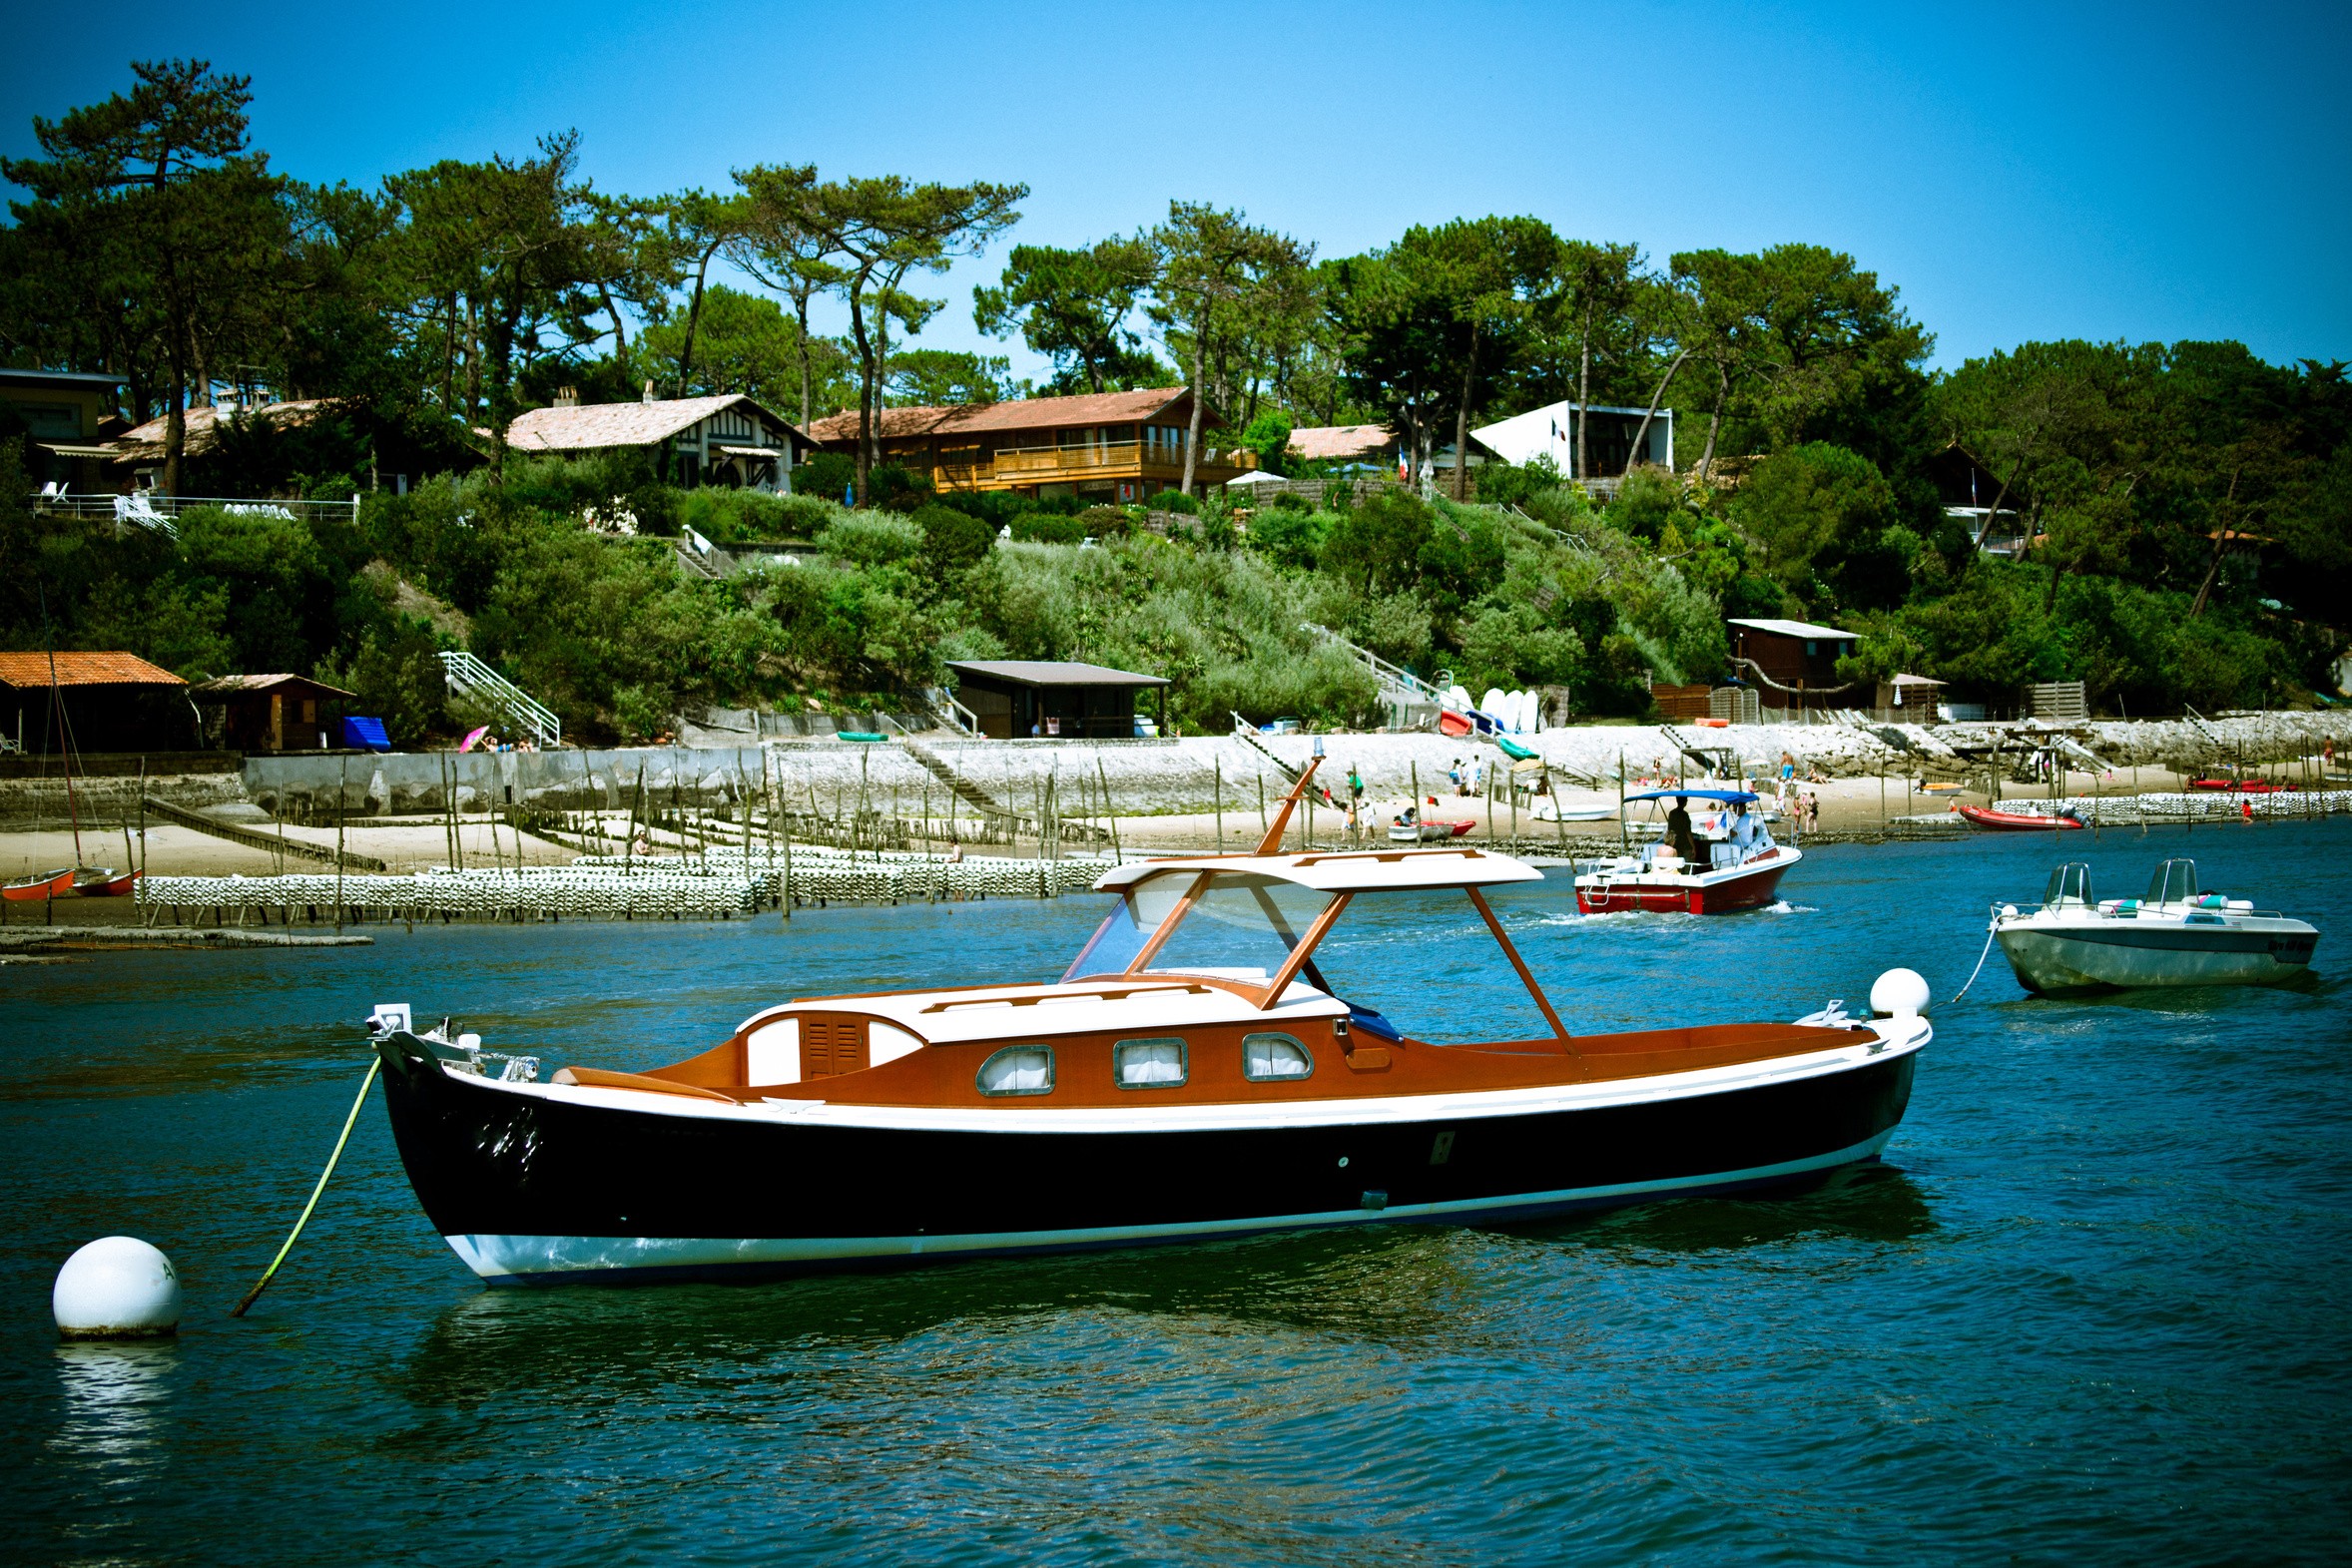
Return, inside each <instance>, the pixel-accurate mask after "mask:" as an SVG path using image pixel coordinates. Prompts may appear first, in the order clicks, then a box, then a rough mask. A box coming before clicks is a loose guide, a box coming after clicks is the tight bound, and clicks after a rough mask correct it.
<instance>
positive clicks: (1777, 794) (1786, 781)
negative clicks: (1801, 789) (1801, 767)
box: [1772, 752, 1797, 805]
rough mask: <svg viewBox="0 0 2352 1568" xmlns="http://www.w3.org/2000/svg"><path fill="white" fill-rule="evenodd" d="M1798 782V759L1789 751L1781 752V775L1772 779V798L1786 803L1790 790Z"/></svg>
mask: <svg viewBox="0 0 2352 1568" xmlns="http://www.w3.org/2000/svg"><path fill="white" fill-rule="evenodd" d="M1796 782H1797V759H1796V757H1795V756H1794V755H1793V754H1791V753H1788V752H1783V753H1781V754H1780V777H1779V778H1777V779H1775V780H1773V781H1772V798H1773V799H1774V800H1775V801H1777V802H1779V803H1780V804H1783V805H1786V804H1787V803H1788V798H1789V790H1790V788H1791V787H1792V786H1793V785H1794V784H1796Z"/></svg>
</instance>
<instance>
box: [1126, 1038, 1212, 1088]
mask: <svg viewBox="0 0 2352 1568" xmlns="http://www.w3.org/2000/svg"><path fill="white" fill-rule="evenodd" d="M1111 1076H1112V1077H1113V1078H1115V1079H1116V1080H1117V1081H1118V1085H1119V1087H1120V1088H1122V1089H1174V1088H1177V1087H1179V1086H1180V1085H1182V1084H1183V1082H1184V1081H1185V1079H1187V1078H1189V1077H1191V1076H1192V1064H1191V1060H1190V1058H1189V1056H1188V1054H1187V1052H1186V1050H1185V1046H1184V1042H1183V1041H1182V1040H1179V1039H1176V1038H1174V1037H1173V1036H1171V1037H1169V1038H1166V1039H1159V1040H1121V1041H1120V1042H1119V1043H1118V1044H1116V1045H1114V1046H1112V1047H1111Z"/></svg>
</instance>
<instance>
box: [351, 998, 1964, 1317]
mask: <svg viewBox="0 0 2352 1568" xmlns="http://www.w3.org/2000/svg"><path fill="white" fill-rule="evenodd" d="M1922 1043H1924V1041H1923V1042H1922ZM379 1049H380V1050H381V1052H382V1054H383V1057H384V1061H385V1066H386V1073H385V1078H384V1086H385V1100H386V1104H387V1106H388V1107H389V1111H390V1117H391V1125H392V1131H393V1135H394V1138H395V1140H396V1142H397V1144H398V1146H399V1150H400V1157H401V1160H402V1162H403V1163H404V1164H405V1166H406V1167H407V1171H408V1176H409V1179H410V1181H411V1182H412V1183H413V1184H414V1186H415V1188H416V1191H417V1195H418V1197H419V1198H420V1199H421V1200H422V1201H423V1204H424V1209H425V1213H426V1215H427V1217H428V1218H429V1219H430V1220H431V1222H432V1224H433V1226H434V1228H435V1229H436V1230H438V1231H439V1232H440V1233H441V1234H442V1235H443V1237H444V1238H446V1239H447V1240H448V1242H449V1244H450V1246H451V1247H452V1248H454V1249H455V1250H456V1252H457V1253H458V1255H459V1257H461V1258H462V1259H464V1260H465V1262H466V1263H467V1265H468V1266H469V1267H471V1268H472V1269H473V1270H474V1271H475V1273H477V1274H478V1275H480V1276H481V1277H482V1278H483V1279H485V1280H487V1281H489V1282H491V1283H492V1284H499V1285H517V1284H552V1283H560V1282H594V1283H625V1282H633V1281H644V1280H655V1279H673V1280H674V1279H719V1278H745V1277H758V1276H772V1275H781V1274H792V1273H808V1272H838V1271H844V1270H850V1269H860V1268H874V1267H882V1266H889V1265H907V1264H915V1263H935V1262H946V1261H953V1260H957V1259H965V1258H977V1257H1002V1256H1008V1255H1020V1254H1032V1253H1049V1252H1068V1251H1076V1250H1084V1249H1091V1248H1108V1247H1131V1246H1145V1245H1152V1244H1164V1243H1173V1242H1190V1241H1204V1240H1211V1239H1217V1238H1224V1237H1234V1236H1246V1235H1250V1234H1254V1233H1259V1232H1267V1231H1280V1230H1296V1229H1311V1228H1320V1227H1329V1226H1338V1225H1360V1224H1379V1223H1397V1222H1406V1223H1423V1224H1427V1223H1494V1222H1501V1221H1509V1220H1526V1219H1535V1218H1542V1217H1547V1216H1554V1215H1561V1214H1568V1213H1574V1212H1577V1211H1580V1210H1591V1209H1601V1208H1609V1207H1616V1206H1621V1205H1625V1204H1632V1203H1640V1202H1644V1201H1647V1200H1651V1199H1656V1198H1668V1197H1686V1196H1693V1195H1698V1194H1708V1193H1723V1192H1733V1191H1743V1190H1752V1189H1758V1188H1768V1187H1772V1186H1778V1185H1786V1184H1792V1183H1796V1182H1801V1181H1804V1180H1807V1179H1812V1178H1816V1177H1818V1176H1819V1175H1821V1174H1823V1173H1826V1172H1829V1171H1832V1170H1835V1169H1837V1168H1838V1167H1840V1166H1844V1165H1850V1164H1855V1163H1858V1162H1862V1161H1867V1160H1873V1159H1876V1158H1877V1157H1878V1154H1879V1152H1880V1150H1881V1149H1883V1148H1884V1147H1885V1145H1886V1142H1887V1140H1888V1139H1889V1138H1890V1137H1891V1136H1892V1135H1893V1133H1894V1131H1895V1129H1896V1126H1897V1125H1898V1124H1899V1123H1900V1122H1901V1121H1902V1118H1903V1113H1904V1109H1905V1106H1906V1104H1907V1103H1908V1101H1909V1098H1910V1093H1911V1081H1912V1067H1913V1059H1914V1054H1915V1048H1906V1049H1900V1050H1890V1051H1888V1052H1887V1053H1885V1054H1883V1055H1873V1056H1870V1057H1867V1058H1862V1059H1856V1060H1852V1061H1847V1062H1841V1063H1838V1064H1835V1065H1834V1066H1832V1067H1831V1068H1829V1069H1826V1070H1822V1071H1817V1072H1812V1073H1809V1074H1807V1075H1803V1076H1793V1077H1786V1078H1781V1079H1773V1080H1767V1081H1762V1082H1754V1083H1750V1084H1746V1085H1733V1086H1729V1087H1725V1088H1722V1089H1721V1090H1719V1091H1715V1092H1703V1093H1695V1094H1694V1093H1689V1092H1687V1089H1686V1091H1685V1092H1683V1093H1679V1094H1661V1096H1660V1097H1658V1098H1654V1099H1645V1100H1633V1101H1630V1102H1620V1103H1607V1104H1596V1105H1592V1106H1589V1107H1585V1108H1576V1109H1566V1110H1562V1109H1547V1110H1540V1111H1530V1112H1528V1113H1527V1114H1497V1113H1496V1112H1495V1111H1494V1110H1493V1109H1492V1107H1487V1108H1485V1109H1483V1110H1482V1111H1480V1112H1479V1113H1478V1114H1474V1115H1457V1116H1446V1115H1431V1116H1428V1117H1426V1118H1421V1117H1417V1118H1414V1119H1398V1118H1397V1116H1396V1115H1395V1114H1394V1110H1393V1108H1390V1109H1389V1110H1388V1111H1387V1112H1386V1113H1385V1114H1384V1112H1383V1110H1381V1109H1380V1108H1378V1102H1369V1101H1366V1102H1353V1104H1355V1105H1358V1106H1363V1107H1367V1109H1366V1111H1365V1113H1364V1118H1363V1119H1362V1120H1357V1121H1349V1120H1345V1119H1339V1120H1334V1119H1333V1118H1332V1116H1331V1115H1330V1114H1329V1112H1325V1113H1324V1114H1323V1115H1321V1116H1320V1118H1319V1119H1317V1120H1315V1121H1313V1122H1312V1123H1309V1124H1304V1125H1282V1126H1274V1125H1264V1124H1236V1125H1230V1126H1207V1127H1203V1126H1197V1125H1194V1126H1183V1127H1173V1128H1152V1127H1134V1128H1132V1129H1120V1130H1108V1131H1104V1130H1089V1131H1039V1130H1020V1131H991V1130H979V1129H974V1128H972V1127H970V1126H962V1127H941V1128H925V1127H922V1126H920V1125H918V1124H919V1121H920V1119H921V1115H920V1113H908V1114H900V1115H898V1116H897V1117H895V1118H894V1121H895V1125H838V1124H827V1123H824V1122H816V1121H810V1120H806V1119H801V1118H796V1117H792V1116H758V1117H752V1116H738V1115H736V1114H734V1113H733V1112H731V1111H730V1110H729V1109H728V1108H725V1107H721V1108H719V1110H720V1113H721V1114H718V1115H711V1114H708V1112H707V1111H704V1112H703V1113H702V1114H697V1111H698V1108H697V1107H696V1105H695V1104H694V1102H685V1103H684V1104H682V1105H681V1106H679V1107H678V1108H677V1109H676V1110H672V1109H671V1108H670V1107H668V1106H665V1105H661V1104H659V1103H658V1102H659V1101H661V1100H662V1099H664V1098H665V1097H660V1096H637V1095H631V1096H629V1098H631V1099H645V1100H649V1101H654V1102H657V1103H656V1104H654V1105H652V1106H650V1107H648V1108H647V1109H638V1108H635V1107H633V1106H627V1105H615V1104H612V1103H610V1100H611V1099H612V1098H617V1096H611V1097H607V1098H606V1099H605V1100H600V1101H597V1102H594V1103H589V1102H587V1101H586V1100H584V1099H583V1098H581V1097H577V1096H571V1097H559V1096H556V1095H551V1094H546V1093H517V1092H515V1091H514V1090H512V1089H509V1088H506V1087H503V1086H499V1085H494V1084H491V1083H487V1082H485V1081H483V1080H480V1079H478V1078H473V1077H471V1076H470V1075H467V1074H463V1073H452V1072H446V1071H444V1070H443V1069H442V1068H441V1067H440V1066H439V1064H437V1063H436V1062H434V1061H433V1060H432V1059H431V1058H430V1057H429V1056H428V1055H426V1054H423V1053H422V1052H420V1051H418V1050H417V1049H416V1048H414V1047H413V1046H410V1045H408V1044H407V1043H406V1042H404V1041H387V1042H384V1043H382V1044H381V1045H379ZM1439 1109H1444V1108H1443V1107H1440V1108H1439ZM880 1120H882V1121H884V1122H890V1121H892V1120H893V1119H892V1118H890V1117H886V1116H885V1117H882V1118H881V1119H880ZM1029 1126H1030V1128H1031V1129H1033V1128H1034V1126H1035V1124H1029Z"/></svg>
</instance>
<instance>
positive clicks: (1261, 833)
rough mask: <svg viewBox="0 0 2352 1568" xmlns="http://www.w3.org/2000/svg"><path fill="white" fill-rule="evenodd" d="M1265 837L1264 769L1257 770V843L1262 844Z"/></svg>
mask: <svg viewBox="0 0 2352 1568" xmlns="http://www.w3.org/2000/svg"><path fill="white" fill-rule="evenodd" d="M1265 837H1266V771H1265V770H1264V769H1260V770H1258V838H1259V841H1260V842H1263V841H1264V840H1265Z"/></svg>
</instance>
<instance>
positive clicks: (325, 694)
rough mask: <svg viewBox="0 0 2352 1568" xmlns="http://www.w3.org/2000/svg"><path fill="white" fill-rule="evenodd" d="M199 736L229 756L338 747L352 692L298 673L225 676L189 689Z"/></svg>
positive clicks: (340, 742)
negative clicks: (200, 714)
mask: <svg viewBox="0 0 2352 1568" xmlns="http://www.w3.org/2000/svg"><path fill="white" fill-rule="evenodd" d="M188 695H189V697H190V699H191V700H193V701H194V702H196V703H197V704H198V705H199V706H200V707H201V708H202V709H203V711H204V712H205V715H206V719H205V733H206V736H207V738H208V739H210V740H211V741H212V743H213V744H214V745H216V746H220V747H225V748H227V749H228V750H230V751H232V752H311V751H323V750H325V749H327V748H328V747H331V746H340V745H341V744H342V741H341V735H342V726H341V724H340V723H339V720H340V719H341V717H342V709H343V705H345V704H346V703H348V702H349V701H350V700H351V696H352V694H351V693H349V692H346V691H344V690H343V689H342V688H341V687H339V686H328V685H327V684H326V683H324V682H323V681H313V680H311V679H309V678H308V677H307V676H299V675H225V676H223V677H221V678H220V679H219V680H217V681H206V682H204V683H202V684H201V685H198V686H194V687H191V688H190V689H189V693H188Z"/></svg>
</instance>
